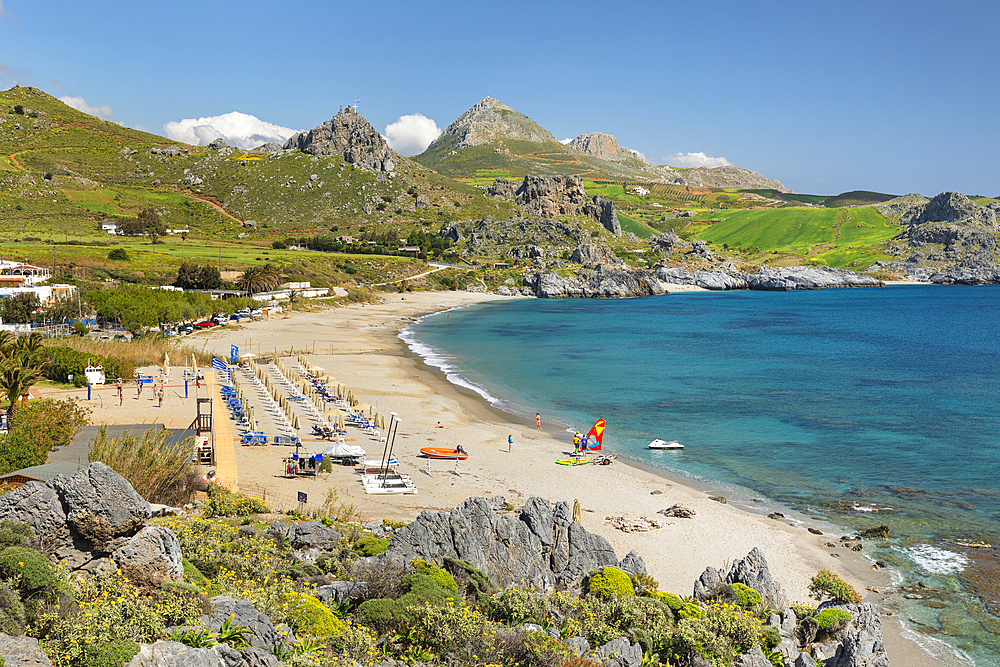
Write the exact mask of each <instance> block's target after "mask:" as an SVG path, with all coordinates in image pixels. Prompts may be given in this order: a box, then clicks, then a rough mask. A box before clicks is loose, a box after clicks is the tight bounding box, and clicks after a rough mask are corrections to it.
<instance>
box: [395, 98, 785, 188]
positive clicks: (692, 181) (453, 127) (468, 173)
mask: <svg viewBox="0 0 1000 667" xmlns="http://www.w3.org/2000/svg"><path fill="white" fill-rule="evenodd" d="M412 159H413V160H414V161H416V162H418V163H420V164H422V165H424V166H425V167H429V168H431V169H434V170H436V171H438V172H439V173H441V174H444V175H447V176H452V177H458V178H474V177H476V176H477V174H478V172H480V171H489V170H507V171H509V172H510V176H511V177H512V178H518V179H519V178H522V177H524V176H529V175H530V176H539V175H550V176H555V175H559V176H582V177H585V178H598V179H611V180H632V181H651V182H659V183H678V184H683V185H694V186H699V187H709V188H739V187H742V188H754V189H756V188H759V189H771V190H778V191H780V192H791V190H789V189H788V188H786V187H785V186H784V185H783V184H782V183H781V182H780V181H777V180H773V179H769V178H765V177H764V176H761V175H760V174H758V173H756V172H753V171H750V170H748V169H741V168H739V167H717V168H715V169H708V168H704V167H699V168H694V169H675V168H672V167H668V166H657V165H653V164H650V163H649V162H647V161H646V160H645V159H643V157H641V153H639V152H638V151H634V150H632V149H629V148H625V147H624V146H621V145H620V144H619V143H618V139H617V138H616V137H615V136H614V135H611V134H607V133H604V132H592V133H589V134H581V135H579V136H577V137H576V138H575V139H573V140H572V141H570V142H569V143H568V144H563V143H562V142H559V141H556V138H555V137H554V136H553V135H552V133H551V132H549V131H548V130H546V129H545V128H543V127H541V126H540V125H538V123H536V122H535V121H533V120H531V119H530V118H528V117H527V116H526V115H524V114H523V113H521V112H520V111H517V110H516V109H513V108H511V107H509V106H507V105H506V104H504V103H503V102H501V101H500V100H498V99H496V98H493V97H486V98H483V99H482V100H480V101H479V102H477V103H476V104H474V105H473V106H472V107H471V108H470V109H469V110H468V111H466V112H464V113H463V114H462V115H460V116H459V117H458V118H456V119H455V120H454V121H453V122H452V123H451V124H449V125H448V127H447V128H445V131H444V132H443V133H442V134H441V136H439V137H438V138H437V139H435V140H434V141H433V142H431V144H430V145H429V146H428V147H427V149H426V150H425V151H424V152H423V153H421V154H420V155H417V156H414V157H413V158H412ZM678 179H681V180H678Z"/></svg>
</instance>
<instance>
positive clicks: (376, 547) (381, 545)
mask: <svg viewBox="0 0 1000 667" xmlns="http://www.w3.org/2000/svg"><path fill="white" fill-rule="evenodd" d="M354 548H355V549H357V550H358V551H360V552H361V553H363V554H364V555H366V556H381V555H382V554H383V553H385V550H386V549H388V548H389V540H383V539H381V538H378V537H375V536H374V535H365V536H363V537H362V538H361V539H359V540H358V541H357V542H356V543H355V544H354Z"/></svg>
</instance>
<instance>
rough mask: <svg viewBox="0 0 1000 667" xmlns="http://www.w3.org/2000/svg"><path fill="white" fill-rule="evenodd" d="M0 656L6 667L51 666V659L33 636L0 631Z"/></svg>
mask: <svg viewBox="0 0 1000 667" xmlns="http://www.w3.org/2000/svg"><path fill="white" fill-rule="evenodd" d="M0 657H2V658H3V661H4V664H5V665H7V666H8V667H14V665H17V667H52V661H51V660H49V656H47V655H45V651H43V650H42V649H41V647H40V646H39V645H38V640H37V639H35V638H34V637H12V636H11V635H8V634H4V633H2V632H0Z"/></svg>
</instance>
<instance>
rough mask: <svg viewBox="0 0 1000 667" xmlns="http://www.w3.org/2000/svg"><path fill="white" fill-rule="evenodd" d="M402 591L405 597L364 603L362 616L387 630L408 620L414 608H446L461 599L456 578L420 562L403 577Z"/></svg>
mask: <svg viewBox="0 0 1000 667" xmlns="http://www.w3.org/2000/svg"><path fill="white" fill-rule="evenodd" d="M401 590H402V594H401V595H400V596H399V597H398V598H396V599H392V598H375V599H372V600H366V601H364V602H363V603H361V605H360V606H359V607H358V615H359V617H360V618H361V619H362V620H363V621H365V622H367V623H370V624H371V625H372V626H373V627H375V628H377V629H378V630H380V631H385V630H388V629H391V628H393V627H395V626H397V625H399V624H400V623H402V622H403V621H405V620H408V619H409V614H410V612H411V611H412V610H413V609H416V608H419V607H424V606H440V605H444V604H446V603H447V602H448V601H449V600H455V599H456V598H458V599H459V600H461V597H460V596H459V594H458V584H456V583H455V579H454V577H452V576H451V575H450V574H449V573H448V572H447V571H445V570H443V569H441V568H439V567H437V566H436V565H434V564H433V563H428V562H427V561H425V560H420V559H415V560H414V561H413V562H412V563H410V571H409V572H408V573H407V574H405V575H403V577H402V581H401ZM463 603H464V601H463Z"/></svg>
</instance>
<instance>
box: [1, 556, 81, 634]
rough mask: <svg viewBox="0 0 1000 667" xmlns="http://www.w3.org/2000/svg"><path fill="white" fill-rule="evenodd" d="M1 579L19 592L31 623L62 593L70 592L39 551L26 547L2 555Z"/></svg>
mask: <svg viewBox="0 0 1000 667" xmlns="http://www.w3.org/2000/svg"><path fill="white" fill-rule="evenodd" d="M0 578H2V579H4V580H6V581H7V583H8V584H9V585H10V586H11V587H12V588H13V589H14V590H15V591H16V592H17V594H18V596H19V597H20V599H21V602H22V603H23V605H24V611H25V614H26V617H27V619H28V620H32V619H33V618H34V617H35V615H36V614H37V613H38V611H39V610H40V609H41V608H42V607H43V606H44V605H46V604H50V603H54V602H55V601H56V599H57V598H58V597H59V595H60V594H62V595H65V594H67V593H69V592H70V588H69V585H68V584H67V583H66V581H65V580H64V579H62V578H61V577H58V576H56V573H55V572H54V571H53V569H52V566H51V565H50V564H49V561H48V559H47V558H45V556H43V555H42V553H41V552H40V551H35V550H34V549H28V548H27V547H7V548H6V549H4V550H3V551H2V552H0Z"/></svg>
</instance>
